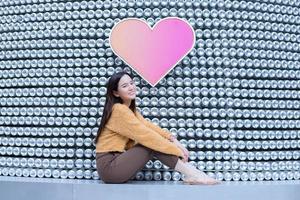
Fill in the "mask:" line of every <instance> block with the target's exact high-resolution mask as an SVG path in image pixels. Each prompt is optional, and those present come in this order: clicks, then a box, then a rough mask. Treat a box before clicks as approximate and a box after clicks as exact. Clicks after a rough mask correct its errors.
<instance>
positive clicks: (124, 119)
mask: <svg viewBox="0 0 300 200" xmlns="http://www.w3.org/2000/svg"><path fill="white" fill-rule="evenodd" d="M171 135H172V134H171V133H170V132H168V131H165V130H164V129H162V128H160V127H158V126H156V125H155V124H153V123H151V122H150V121H148V120H146V119H145V118H144V117H143V116H142V115H141V114H140V113H139V112H138V111H137V110H136V113H135V114H134V113H133V112H132V111H131V109H130V108H129V107H128V106H126V105H124V104H121V103H116V104H114V105H113V107H112V113H111V116H110V118H109V120H108V122H107V123H106V124H105V127H104V129H103V130H102V132H101V134H100V137H99V138H98V141H97V142H96V152H97V153H100V152H108V151H119V152H125V151H126V150H128V149H130V148H132V147H133V146H134V145H135V144H137V143H140V144H142V145H144V146H146V147H149V148H151V149H153V150H156V151H159V152H162V153H166V154H172V155H176V156H180V157H183V153H182V151H181V150H180V149H179V147H177V146H176V145H175V144H174V143H172V142H171V141H169V139H170V136H171Z"/></svg>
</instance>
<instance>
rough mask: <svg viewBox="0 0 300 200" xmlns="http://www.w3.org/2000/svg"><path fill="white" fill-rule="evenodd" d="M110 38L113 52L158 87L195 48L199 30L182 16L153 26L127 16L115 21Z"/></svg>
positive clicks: (163, 20) (166, 19) (170, 18)
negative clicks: (196, 31) (196, 30)
mask: <svg viewBox="0 0 300 200" xmlns="http://www.w3.org/2000/svg"><path fill="white" fill-rule="evenodd" d="M109 41H110V46H111V48H112V51H113V52H114V53H115V54H116V55H117V56H119V57H120V58H121V59H122V60H123V61H124V62H125V63H126V64H127V65H129V67H131V68H132V69H133V70H134V71H135V72H136V73H137V74H139V75H140V76H141V77H143V78H144V79H145V80H146V81H147V82H148V83H149V84H150V85H151V86H152V87H154V86H155V85H156V84H157V83H158V82H159V81H160V80H161V79H162V78H163V77H165V76H166V75H167V74H168V73H169V72H170V71H171V70H172V69H173V68H174V67H175V66H176V65H177V64H178V63H179V62H180V61H181V60H182V59H183V58H184V57H185V56H186V55H187V54H188V53H189V52H190V51H191V49H192V48H193V46H194V44H195V32H194V29H193V28H192V26H191V25H189V23H188V22H186V21H185V20H183V19H180V18H178V17H167V18H164V19H161V20H159V21H158V22H157V23H156V24H155V25H154V27H153V28H151V27H150V26H149V25H148V24H147V22H146V21H144V20H140V19H138V18H126V19H123V20H121V21H120V22H118V23H117V24H115V26H114V27H113V29H112V31H111V34H110V38H109Z"/></svg>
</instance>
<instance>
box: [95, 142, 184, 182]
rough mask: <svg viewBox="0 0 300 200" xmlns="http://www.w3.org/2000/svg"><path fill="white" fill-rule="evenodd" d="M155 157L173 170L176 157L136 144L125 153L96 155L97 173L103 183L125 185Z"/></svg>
mask: <svg viewBox="0 0 300 200" xmlns="http://www.w3.org/2000/svg"><path fill="white" fill-rule="evenodd" d="M153 156H155V157H156V158H157V159H158V160H160V161H161V162H162V163H163V164H165V165H167V166H168V167H169V168H170V169H174V168H175V166H176V163H177V161H178V159H179V158H178V156H175V155H170V154H165V153H161V152H158V151H155V150H152V149H150V148H148V147H145V146H143V145H141V144H136V145H135V146H133V147H132V148H130V149H128V150H127V151H125V152H123V153H122V152H103V153H96V165H97V172H98V175H99V177H100V178H101V180H102V181H103V182H105V183H125V182H127V181H128V180H130V179H132V178H133V177H134V176H135V174H136V173H137V172H138V171H139V170H141V169H143V168H144V167H145V165H146V163H147V162H148V161H149V160H150V159H152V158H153Z"/></svg>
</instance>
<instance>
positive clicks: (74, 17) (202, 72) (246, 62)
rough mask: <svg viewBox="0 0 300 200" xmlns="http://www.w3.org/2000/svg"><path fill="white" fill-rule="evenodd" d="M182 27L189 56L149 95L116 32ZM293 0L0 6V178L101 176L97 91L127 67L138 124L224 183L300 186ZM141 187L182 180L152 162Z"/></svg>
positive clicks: (33, 1) (48, 0)
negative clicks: (175, 20) (152, 128)
mask: <svg viewBox="0 0 300 200" xmlns="http://www.w3.org/2000/svg"><path fill="white" fill-rule="evenodd" d="M168 16H177V17H180V18H184V19H186V20H188V22H189V23H190V24H191V25H192V26H193V28H194V30H195V33H196V45H195V46H194V48H193V49H192V51H191V52H190V53H189V54H188V55H187V56H186V57H185V58H184V59H183V60H182V61H181V62H180V63H179V64H178V65H177V66H176V67H175V68H174V69H173V70H172V71H171V72H170V73H169V74H168V75H167V76H166V77H165V78H163V79H162V80H161V81H160V83H159V84H158V85H157V86H156V87H151V86H150V85H149V84H147V83H146V82H145V81H144V80H142V79H141V77H139V76H138V74H136V73H135V72H134V71H132V70H131V69H130V68H129V67H128V66H126V64H124V62H123V61H122V60H120V58H118V57H117V56H116V55H114V54H113V52H112V50H111V49H110V46H109V41H108V36H109V33H110V30H111V28H112V27H113V25H114V24H115V23H117V22H118V21H120V20H121V19H123V18H127V17H137V18H141V19H145V20H147V22H148V23H149V25H151V26H153V25H154V24H155V23H156V22H157V21H158V20H159V19H162V18H164V17H168ZM299 43H300V2H299V1H298V0H261V1H258V0H244V1H233V0H210V1H208V0H186V1H183V0H178V1H175V0H169V1H165V0H136V1H133V0H131V1H124V0H120V1H117V0H113V1H107V0H106V1H101V0H98V1H94V0H91V1H61V0H1V1H0V100H1V101H0V104H1V107H0V112H1V114H0V175H2V176H20V177H54V178H70V179H75V178H78V179H98V175H97V172H96V165H95V146H94V145H93V144H92V140H93V138H94V136H95V135H96V132H97V130H98V126H99V122H100V119H101V113H102V110H103V105H104V102H105V98H104V95H105V92H106V89H105V83H106V81H107V79H108V78H109V77H110V75H112V74H113V73H115V72H116V71H119V70H122V69H123V70H128V71H130V72H132V73H133V75H134V76H135V78H134V80H135V82H136V84H137V86H138V95H137V99H136V101H137V106H138V107H139V109H140V111H141V112H142V114H143V115H144V117H145V118H147V119H149V120H152V122H153V123H155V124H158V125H159V126H160V127H162V128H165V129H167V130H169V131H171V132H172V133H173V134H174V135H177V136H178V139H179V140H180V142H181V143H182V144H184V145H185V146H186V147H187V148H188V149H189V150H190V158H189V160H190V162H191V163H192V164H193V165H195V166H196V167H197V168H199V169H201V170H204V171H205V172H207V173H208V174H209V175H210V176H213V177H216V178H218V179H219V180H224V181H247V180H271V181H272V180H293V179H295V180H298V179H299V177H300V173H299V166H300V163H299V158H300V152H299V149H300V120H299V118H300V101H299V100H300V90H299V89H300V70H299V68H300V46H299ZM135 179H137V180H180V179H181V174H180V173H178V172H176V171H172V170H169V169H168V167H167V166H165V165H164V164H162V163H161V162H160V161H159V160H155V159H153V160H150V161H149V162H148V163H147V165H145V167H144V169H143V170H141V171H140V172H138V173H137V174H136V177H135Z"/></svg>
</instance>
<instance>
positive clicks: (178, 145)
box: [173, 139, 189, 162]
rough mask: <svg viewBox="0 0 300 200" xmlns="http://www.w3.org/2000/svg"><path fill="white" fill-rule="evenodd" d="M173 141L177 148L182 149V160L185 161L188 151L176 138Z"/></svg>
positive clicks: (187, 157)
mask: <svg viewBox="0 0 300 200" xmlns="http://www.w3.org/2000/svg"><path fill="white" fill-rule="evenodd" d="M173 143H174V144H175V145H176V146H177V147H178V148H179V149H181V150H182V152H183V155H184V158H183V161H184V162H187V161H188V159H189V151H188V150H187V149H186V148H185V147H184V146H183V145H182V144H181V143H180V142H179V141H178V140H177V139H174V140H173Z"/></svg>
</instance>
